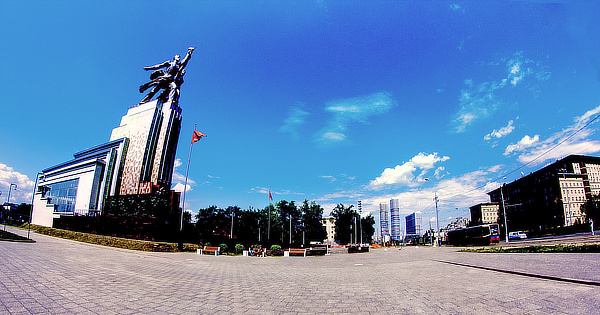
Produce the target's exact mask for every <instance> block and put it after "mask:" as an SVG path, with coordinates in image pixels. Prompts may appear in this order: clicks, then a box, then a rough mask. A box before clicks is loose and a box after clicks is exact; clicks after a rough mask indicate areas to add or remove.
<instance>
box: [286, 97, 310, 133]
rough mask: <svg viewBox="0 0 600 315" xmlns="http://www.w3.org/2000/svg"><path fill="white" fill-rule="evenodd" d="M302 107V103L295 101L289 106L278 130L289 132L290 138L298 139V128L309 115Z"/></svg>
mask: <svg viewBox="0 0 600 315" xmlns="http://www.w3.org/2000/svg"><path fill="white" fill-rule="evenodd" d="M303 108H304V104H302V103H296V104H294V105H293V106H292V107H290V109H289V113H288V117H287V118H286V119H285V120H284V121H283V126H281V128H279V132H282V133H289V134H290V136H291V137H292V139H295V140H297V139H299V138H300V132H299V131H298V129H299V128H300V126H302V125H303V124H304V123H306V117H308V115H310V113H309V112H307V111H305V110H304V109H303Z"/></svg>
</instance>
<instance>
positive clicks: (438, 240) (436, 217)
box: [434, 192, 440, 246]
mask: <svg viewBox="0 0 600 315" xmlns="http://www.w3.org/2000/svg"><path fill="white" fill-rule="evenodd" d="M434 195H435V198H434V199H435V229H436V234H435V246H440V239H439V236H440V217H439V215H438V196H437V192H435V194H434Z"/></svg>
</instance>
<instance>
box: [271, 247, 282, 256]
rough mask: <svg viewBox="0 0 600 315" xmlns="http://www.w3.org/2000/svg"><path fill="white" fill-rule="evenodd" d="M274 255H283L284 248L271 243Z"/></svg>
mask: <svg viewBox="0 0 600 315" xmlns="http://www.w3.org/2000/svg"><path fill="white" fill-rule="evenodd" d="M271 255H272V256H283V249H281V246H279V245H271Z"/></svg>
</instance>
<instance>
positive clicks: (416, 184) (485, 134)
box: [0, 0, 600, 224]
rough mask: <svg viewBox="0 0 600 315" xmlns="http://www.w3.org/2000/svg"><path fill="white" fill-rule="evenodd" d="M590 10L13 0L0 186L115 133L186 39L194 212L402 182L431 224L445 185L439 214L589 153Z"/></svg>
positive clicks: (8, 12)
mask: <svg viewBox="0 0 600 315" xmlns="http://www.w3.org/2000/svg"><path fill="white" fill-rule="evenodd" d="M598 16H600V5H598V4H597V2H595V1H589V2H586V1H579V2H577V4H571V1H565V2H561V1H553V2H552V3H549V2H546V1H531V2H528V1H511V2H504V1H503V2H488V1H485V2H480V1H474V2H464V1H457V2H453V1H415V2H410V1H395V2H394V1H287V2H285V4H282V3H281V2H276V1H252V2H247V1H225V2H214V1H211V2H209V1H186V2H162V1H123V2H117V1H108V2H88V1H83V2H82V1H47V2H42V1H39V2H28V1H11V0H9V1H2V3H0V37H1V38H2V49H0V60H2V62H1V63H0V87H1V91H2V100H1V101H0V103H1V104H2V105H1V106H0V108H1V113H2V117H3V118H4V119H2V122H1V123H0V134H1V135H2V136H1V137H0V191H2V193H3V194H2V196H1V197H0V198H2V200H3V201H5V200H6V199H5V198H6V197H7V192H8V186H9V185H10V183H16V184H17V185H18V188H17V191H15V192H12V195H11V201H17V202H30V198H31V191H32V189H33V181H34V180H35V174H36V173H37V172H38V171H40V170H42V169H44V168H47V167H49V166H53V165H55V164H58V163H61V162H64V161H66V160H69V159H71V158H72V154H73V153H75V152H78V151H80V150H83V149H85V148H88V147H91V146H94V145H97V144H100V143H104V142H106V141H108V139H109V137H110V133H111V130H112V129H113V128H114V127H117V126H118V124H119V122H120V118H121V116H123V115H124V114H125V113H126V112H127V109H128V108H129V107H131V106H133V105H135V104H137V103H138V102H139V101H140V100H141V99H142V97H143V95H142V94H139V92H138V90H137V89H138V86H139V85H140V84H142V83H144V82H146V81H147V79H148V73H147V72H146V71H144V70H143V69H142V67H143V66H148V65H153V64H156V63H159V62H162V61H164V60H168V59H171V58H172V57H173V55H174V54H180V55H183V54H185V52H186V51H187V47H188V46H195V47H196V50H195V52H194V55H193V57H192V59H191V60H190V62H189V64H188V66H187V68H186V70H187V74H186V78H185V79H186V81H185V84H184V85H183V86H182V91H181V92H182V94H181V99H180V105H181V107H182V108H183V126H182V131H181V136H180V142H179V147H178V151H177V158H178V161H179V163H178V164H180V165H179V166H178V168H177V169H176V173H175V176H174V178H175V183H174V184H179V186H178V189H182V187H183V186H182V184H181V183H182V181H183V175H182V174H185V163H186V161H187V156H188V153H189V151H188V150H189V143H190V141H191V135H192V130H193V128H194V124H197V129H198V130H200V131H202V132H203V133H205V134H207V135H208V137H206V138H203V139H202V140H201V141H200V142H197V143H195V144H194V146H193V152H192V161H191V166H190V172H189V174H190V181H189V184H190V186H189V187H188V189H189V190H188V192H187V195H186V208H187V209H190V210H192V211H195V210H196V209H198V208H200V207H207V206H210V205H217V206H221V207H226V206H229V205H238V206H240V207H242V208H248V207H254V208H262V207H264V206H266V205H267V204H268V202H269V200H268V191H269V187H270V189H271V191H272V193H273V197H274V199H275V201H277V200H281V199H285V200H296V201H297V202H300V201H302V200H304V199H308V200H314V201H316V202H317V203H319V204H321V205H322V206H323V207H324V208H325V211H326V213H328V212H329V211H331V210H332V208H333V206H334V205H335V204H337V203H344V204H356V202H357V201H358V200H362V205H363V210H364V211H365V212H372V213H373V214H375V217H376V218H378V209H379V206H378V205H379V203H380V202H389V199H390V198H399V199H400V204H401V212H402V213H404V214H409V213H412V212H414V211H422V212H423V221H424V224H427V223H426V222H427V221H428V220H429V219H430V218H431V217H432V216H435V210H434V206H433V196H434V194H435V193H437V194H438V196H439V198H440V204H439V209H440V221H441V223H442V224H445V223H447V222H448V221H449V220H451V219H450V218H456V217H465V216H468V207H469V206H472V205H475V204H477V203H479V202H485V201H488V200H489V199H488V197H487V195H486V192H488V191H490V190H492V189H493V188H496V187H497V186H498V185H499V184H500V183H501V182H502V181H503V177H506V180H507V181H512V180H514V179H516V178H518V177H519V176H521V172H524V173H529V172H531V171H534V170H536V169H539V168H540V167H542V166H543V165H545V164H547V163H550V162H552V161H554V160H556V159H557V158H561V157H564V156H566V155H569V154H586V155H598V152H600V141H599V139H598V132H597V128H598V124H597V123H596V120H594V119H595V118H596V117H597V115H598V114H599V113H600V107H599V106H600V86H599V83H600V82H599V79H600V34H599V33H600V20H599V19H598V18H597V17H598ZM559 143H561V144H560V145H559V146H557V147H555V148H554V149H552V150H550V151H549V152H547V151H548V150H549V149H551V148H553V147H554V146H555V145H557V144H559ZM545 152H547V153H545ZM542 153H545V154H544V155H542V156H541V157H540V155H541V154H542ZM524 165H525V166H524ZM425 178H428V179H429V180H428V181H425Z"/></svg>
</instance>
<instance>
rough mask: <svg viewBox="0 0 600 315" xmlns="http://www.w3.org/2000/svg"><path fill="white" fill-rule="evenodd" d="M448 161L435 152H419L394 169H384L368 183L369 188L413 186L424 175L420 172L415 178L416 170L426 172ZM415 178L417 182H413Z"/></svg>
mask: <svg viewBox="0 0 600 315" xmlns="http://www.w3.org/2000/svg"><path fill="white" fill-rule="evenodd" d="M448 159H450V158H449V157H447V156H443V157H440V156H438V153H437V152H435V153H433V154H428V155H426V154H425V153H422V152H421V153H419V154H417V155H415V156H414V157H413V158H412V159H410V161H408V162H405V163H404V164H401V165H400V164H399V165H396V167H394V168H386V169H384V170H383V172H382V173H381V175H380V176H379V177H377V178H376V179H374V180H372V181H371V182H370V183H369V186H370V188H374V189H377V188H380V187H382V186H384V185H403V186H415V185H416V184H417V183H418V180H419V179H422V176H424V174H425V172H421V174H420V175H419V176H417V177H415V175H414V172H415V171H416V170H417V168H418V169H421V170H423V171H427V170H430V169H432V168H433V167H434V165H435V163H438V162H444V161H447V160H448ZM436 173H437V172H436ZM415 178H416V179H417V180H415Z"/></svg>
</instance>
